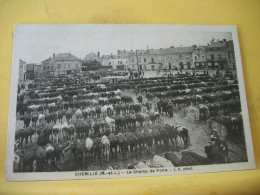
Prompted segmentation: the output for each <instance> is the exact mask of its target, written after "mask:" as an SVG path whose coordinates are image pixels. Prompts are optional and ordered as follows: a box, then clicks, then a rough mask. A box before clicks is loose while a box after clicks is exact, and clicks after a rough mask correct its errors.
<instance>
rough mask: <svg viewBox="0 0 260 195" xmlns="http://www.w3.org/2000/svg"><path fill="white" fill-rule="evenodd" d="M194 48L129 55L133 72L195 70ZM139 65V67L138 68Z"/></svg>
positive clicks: (141, 51)
mask: <svg viewBox="0 0 260 195" xmlns="http://www.w3.org/2000/svg"><path fill="white" fill-rule="evenodd" d="M193 49H194V48H193V47H176V48H175V47H170V48H165V49H162V48H161V49H149V50H138V51H136V52H130V53H129V68H130V69H132V70H163V69H165V70H177V69H191V68H194V67H195V66H194V63H193V61H192V52H193ZM137 65H138V66H137Z"/></svg>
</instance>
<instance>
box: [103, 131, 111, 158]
mask: <svg viewBox="0 0 260 195" xmlns="http://www.w3.org/2000/svg"><path fill="white" fill-rule="evenodd" d="M101 143H102V146H103V156H104V159H105V161H107V162H109V152H110V141H109V139H108V138H107V136H105V135H103V136H102V137H101Z"/></svg>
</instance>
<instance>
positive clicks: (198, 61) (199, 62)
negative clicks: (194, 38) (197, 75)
mask: <svg viewBox="0 0 260 195" xmlns="http://www.w3.org/2000/svg"><path fill="white" fill-rule="evenodd" d="M193 48H194V49H193V52H192V61H193V63H194V67H195V68H197V69H203V68H206V52H205V50H206V46H197V45H194V46H193Z"/></svg>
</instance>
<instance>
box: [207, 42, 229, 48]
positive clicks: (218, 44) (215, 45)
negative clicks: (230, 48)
mask: <svg viewBox="0 0 260 195" xmlns="http://www.w3.org/2000/svg"><path fill="white" fill-rule="evenodd" d="M226 46H227V42H224V41H219V42H216V43H212V44H210V45H209V46H208V47H226Z"/></svg>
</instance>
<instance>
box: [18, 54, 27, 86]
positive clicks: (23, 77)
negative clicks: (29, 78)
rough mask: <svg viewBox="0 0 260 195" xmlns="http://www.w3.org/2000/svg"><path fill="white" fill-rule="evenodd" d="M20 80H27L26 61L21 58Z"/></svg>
mask: <svg viewBox="0 0 260 195" xmlns="http://www.w3.org/2000/svg"><path fill="white" fill-rule="evenodd" d="M18 77H19V82H24V81H25V80H26V62H25V61H23V60H21V59H20V60H19V75H18Z"/></svg>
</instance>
